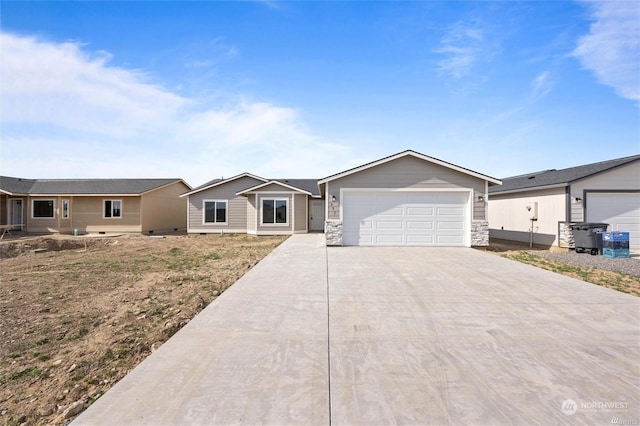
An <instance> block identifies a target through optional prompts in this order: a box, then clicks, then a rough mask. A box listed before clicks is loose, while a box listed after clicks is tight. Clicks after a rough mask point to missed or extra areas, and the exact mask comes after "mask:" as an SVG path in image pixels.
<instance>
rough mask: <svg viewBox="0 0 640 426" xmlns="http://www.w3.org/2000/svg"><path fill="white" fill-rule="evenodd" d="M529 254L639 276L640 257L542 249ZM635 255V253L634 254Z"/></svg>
mask: <svg viewBox="0 0 640 426" xmlns="http://www.w3.org/2000/svg"><path fill="white" fill-rule="evenodd" d="M529 253H530V254H533V255H535V256H540V257H544V258H545V259H549V260H556V261H559V262H564V263H569V264H572V265H579V266H586V267H592V268H599V269H605V270H607V271H613V272H621V273H623V274H629V275H637V276H640V258H638V257H630V258H615V259H612V258H610V257H604V256H592V255H590V254H589V253H576V252H574V251H570V252H567V253H552V252H543V251H530V252H529ZM636 256H637V255H636Z"/></svg>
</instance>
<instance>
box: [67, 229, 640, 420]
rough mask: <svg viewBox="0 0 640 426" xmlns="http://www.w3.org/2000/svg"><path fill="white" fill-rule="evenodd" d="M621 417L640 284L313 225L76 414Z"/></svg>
mask: <svg viewBox="0 0 640 426" xmlns="http://www.w3.org/2000/svg"><path fill="white" fill-rule="evenodd" d="M612 420H615V421H617V422H618V424H638V421H640V299H639V298H636V297H633V296H629V295H625V294H622V293H618V292H615V291H613V290H608V289H604V288H601V287H598V286H595V285H592V284H588V283H585V282H582V281H578V280H574V279H570V278H567V277H564V276H561V275H557V274H554V273H551V272H546V271H543V270H540V269H537V268H534V267H531V266H528V265H523V264H520V263H517V262H513V261H509V260H506V259H502V258H500V257H497V256H494V255H491V254H487V253H483V252H479V251H476V250H472V249H459V248H364V247H360V248H356V247H343V248H328V249H327V248H325V247H324V237H323V235H317V234H316V235H314V234H308V235H295V236H293V237H291V238H290V239H289V240H287V241H286V242H285V243H284V244H282V245H281V246H280V247H278V248H277V249H276V250H275V251H274V252H273V253H272V254H271V255H269V256H268V257H267V258H265V259H264V260H263V261H262V262H260V263H259V264H258V265H257V266H256V267H255V268H253V269H252V270H251V271H249V273H247V274H246V275H245V276H244V277H243V278H242V279H240V280H239V281H238V282H237V283H236V284H235V285H234V286H232V287H231V288H230V289H229V290H227V291H226V292H225V293H224V294H223V295H222V296H221V297H219V298H218V299H216V300H215V301H214V302H213V303H212V304H211V305H209V306H208V307H207V308H206V309H205V310H204V311H203V312H202V313H200V315H198V316H197V317H196V318H194V319H193V320H192V321H191V322H190V323H189V324H188V325H187V326H186V327H184V328H183V329H182V330H181V331H180V332H178V333H177V334H176V335H175V336H174V337H172V338H171V339H170V340H169V341H168V342H167V343H165V344H164V345H163V346H162V347H160V349H158V350H157V351H156V352H155V353H153V354H152V355H151V356H150V357H149V358H147V359H146V360H145V361H144V362H143V363H142V364H141V365H140V366H139V367H137V368H136V369H135V370H134V371H133V372H131V373H130V374H129V375H127V376H126V377H125V378H124V379H122V380H121V381H120V382H119V383H118V384H117V385H116V386H114V387H113V389H112V390H110V391H109V392H107V394H106V395H104V396H103V397H102V398H100V399H99V400H98V401H97V402H96V403H94V404H93V405H92V406H91V407H90V408H89V409H88V410H87V411H85V412H84V413H83V414H82V415H81V416H80V417H78V418H77V419H76V421H75V422H74V424H78V425H82V424H104V425H112V424H136V425H137V424H154V425H157V424H225V425H226V424H240V423H243V424H278V425H280V424H301V425H302V424H304V425H309V424H318V425H328V424H334V425H343V424H344V425H347V424H362V425H372V424H376V425H377V424H532V423H538V424H550V423H563V424H610V423H611V422H612ZM623 422H628V423H623ZM633 422H636V423H633Z"/></svg>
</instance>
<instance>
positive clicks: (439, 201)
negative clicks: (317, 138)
mask: <svg viewBox="0 0 640 426" xmlns="http://www.w3.org/2000/svg"><path fill="white" fill-rule="evenodd" d="M499 184H500V181H499V180H497V179H495V178H492V177H489V176H486V175H483V174H481V173H478V172H474V171H472V170H469V169H466V168H463V167H460V166H457V165H454V164H452V163H447V162H445V161H442V160H438V159H436V158H433V157H429V156H427V155H424V154H421V153H418V152H415V151H411V150H407V151H403V152H400V153H398V154H394V155H391V156H389V157H385V158H382V159H380V160H377V161H373V162H371V163H367V164H364V165H362V166H359V167H356V168H352V169H349V170H346V171H343V172H340V173H336V174H333V175H331V176H328V177H325V178H322V179H267V178H263V177H260V176H256V175H253V174H250V173H243V174H240V175H237V176H233V177H231V178H228V179H215V180H212V181H210V182H207V183H205V184H204V185H201V186H199V187H197V188H195V189H193V190H192V191H189V192H187V193H185V194H183V196H184V197H187V198H188V200H189V201H188V208H187V212H188V214H187V229H188V232H190V233H247V234H254V235H270V234H284V235H287V234H294V233H306V232H313V231H318V232H323V231H324V232H325V234H326V237H327V238H326V240H327V244H328V245H390V246H403V245H406V246H463V247H469V246H472V245H473V246H475V245H487V244H488V240H489V229H488V222H487V201H486V200H487V195H488V192H487V191H488V188H489V187H490V186H493V185H499Z"/></svg>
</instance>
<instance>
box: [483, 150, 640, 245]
mask: <svg viewBox="0 0 640 426" xmlns="http://www.w3.org/2000/svg"><path fill="white" fill-rule="evenodd" d="M489 206H490V210H489V226H490V235H491V237H492V238H500V239H505V240H513V241H523V242H529V241H530V238H533V243H534V244H540V245H545V246H552V245H558V246H560V247H572V246H573V236H572V234H571V231H570V230H569V225H570V224H572V223H576V222H603V223H608V224H610V227H609V228H608V230H609V231H616V230H620V231H629V232H630V246H631V248H635V249H639V248H640V155H635V156H632V157H625V158H618V159H615V160H610V161H603V162H600V163H593V164H587V165H583V166H578V167H571V168H568V169H562V170H544V171H541V172H535V173H527V174H524V175H520V176H513V177H509V178H505V179H503V180H502V186H499V187H493V188H490V189H489ZM527 207H529V208H530V210H528V209H527ZM532 217H535V218H536V219H537V220H535V221H531V218H532ZM532 223H533V233H530V231H531V230H532V228H531V224H532Z"/></svg>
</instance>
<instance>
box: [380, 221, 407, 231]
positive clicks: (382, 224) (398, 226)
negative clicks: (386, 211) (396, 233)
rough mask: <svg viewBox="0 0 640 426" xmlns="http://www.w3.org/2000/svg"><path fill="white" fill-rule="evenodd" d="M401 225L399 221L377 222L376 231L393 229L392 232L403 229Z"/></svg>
mask: <svg viewBox="0 0 640 426" xmlns="http://www.w3.org/2000/svg"><path fill="white" fill-rule="evenodd" d="M402 225H403V223H402V222H401V221H393V222H392V221H377V222H376V229H381V230H385V229H393V230H397V229H403V228H404V227H403V226H402Z"/></svg>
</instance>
